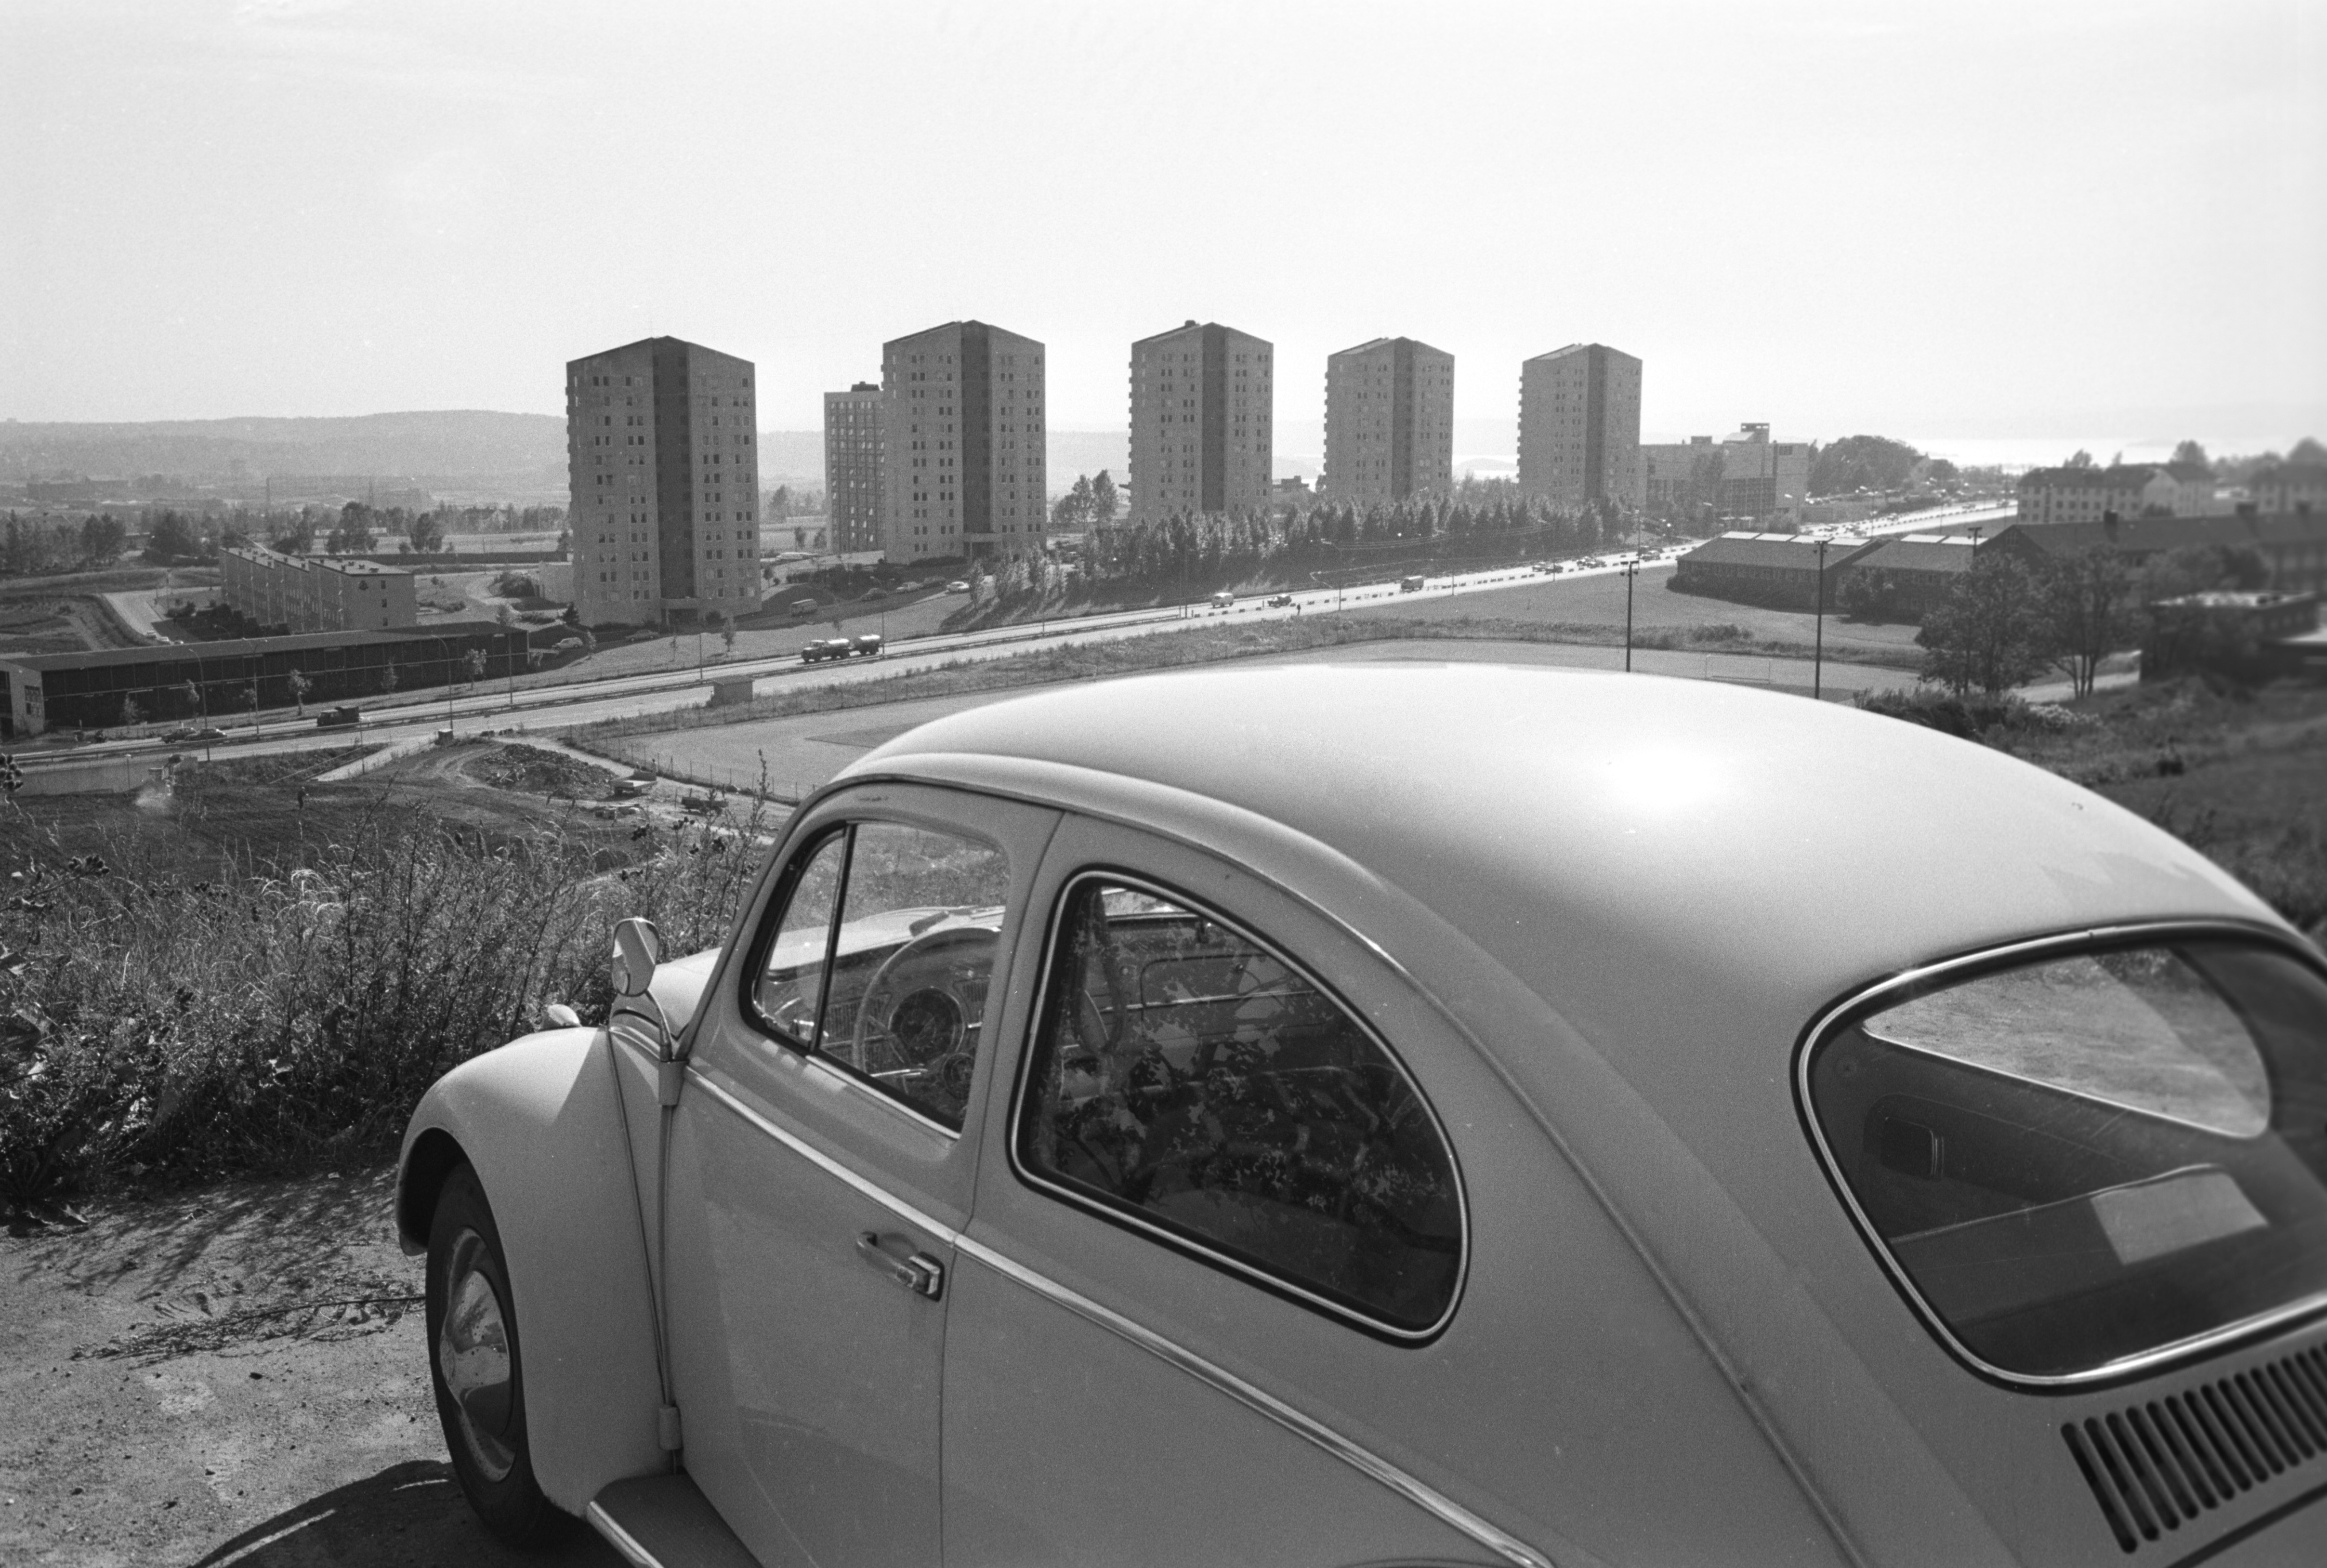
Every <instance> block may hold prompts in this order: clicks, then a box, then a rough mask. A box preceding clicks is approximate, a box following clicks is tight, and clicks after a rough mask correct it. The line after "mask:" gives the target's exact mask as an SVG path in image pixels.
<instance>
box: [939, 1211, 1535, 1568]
mask: <svg viewBox="0 0 2327 1568" xmlns="http://www.w3.org/2000/svg"><path fill="white" fill-rule="evenodd" d="M955 1246H957V1247H958V1248H959V1249H960V1251H961V1253H962V1254H963V1255H965V1256H967V1257H971V1258H975V1259H976V1260H977V1261H978V1262H979V1263H982V1264H984V1265H986V1267H988V1268H990V1269H992V1270H994V1271H995V1273H996V1274H1001V1275H1002V1276H1004V1277H1005V1278H1006V1279H1009V1280H1011V1281H1013V1282H1014V1283H1017V1284H1020V1285H1023V1286H1024V1287H1025V1288H1026V1289H1027V1290H1030V1291H1032V1292H1033V1293H1035V1294H1036V1295H1039V1296H1042V1297H1043V1298H1044V1299H1046V1300H1048V1301H1050V1302H1055V1303H1056V1304H1057V1305H1059V1306H1061V1307H1064V1308H1066V1309H1067V1310H1068V1311H1070V1312H1073V1313H1074V1314H1075V1315H1076V1316H1078V1317H1080V1318H1082V1319H1084V1320H1086V1321H1089V1322H1091V1323H1095V1324H1097V1325H1098V1327H1100V1328H1102V1329H1105V1330H1107V1331H1108V1332H1109V1333H1111V1334H1114V1335H1116V1336H1117V1338H1118V1339H1124V1340H1126V1342H1128V1343H1130V1344H1133V1345H1135V1346H1137V1347H1138V1348H1139V1349H1143V1350H1145V1351H1146V1352H1147V1353H1148V1354H1149V1355H1151V1356H1154V1358H1156V1359H1158V1360H1160V1361H1163V1362H1164V1363H1166V1364H1167V1365H1169V1366H1172V1367H1177V1368H1178V1369H1179V1370H1181V1371H1182V1372H1185V1373H1187V1374H1188V1375H1189V1376H1190V1377H1194V1378H1197V1379H1198V1380H1200V1381H1201V1382H1204V1383H1207V1384H1210V1386H1212V1387H1214V1388H1216V1389H1218V1390H1220V1392H1221V1393H1223V1394H1225V1395H1228V1396H1229V1398H1231V1399H1234V1400H1235V1401H1237V1403H1238V1404H1239V1405H1244V1406H1245V1407H1246V1408H1248V1409H1249V1410H1252V1411H1256V1412H1257V1413H1258V1414H1262V1415H1265V1416H1266V1417H1268V1419H1269V1420H1271V1421H1274V1422H1276V1423H1277V1424H1278V1425H1279V1426H1282V1427H1284V1428H1285V1430H1286V1431H1288V1432H1290V1433H1294V1435H1295V1436H1297V1437H1302V1438H1305V1439H1307V1440H1308V1441H1309V1442H1313V1443H1314V1444H1315V1445H1316V1446H1317V1447H1319V1448H1321V1449H1322V1450H1324V1451H1326V1452H1327V1453H1329V1454H1331V1455H1332V1456H1333V1457H1334V1458H1335V1459H1338V1460H1340V1461H1341V1462H1342V1463H1344V1464H1346V1465H1348V1466H1350V1468H1351V1469H1353V1470H1360V1471H1362V1472H1363V1473H1364V1474H1366V1475H1369V1476H1370V1477H1372V1478H1373V1479H1375V1480H1377V1481H1378V1482H1380V1483H1381V1484H1382V1485H1383V1486H1385V1487H1388V1489H1390V1490H1392V1491H1394V1492H1396V1493H1397V1494H1398V1496H1400V1497H1402V1498H1405V1499H1406V1501H1408V1502H1410V1503H1412V1504H1414V1505H1415V1506H1416V1507H1419V1508H1421V1509H1423V1510H1424V1511H1425V1512H1426V1513H1429V1514H1431V1515H1433V1516H1435V1517H1436V1518H1438V1519H1439V1520H1441V1521H1442V1522H1444V1523H1445V1524H1447V1525H1449V1526H1453V1528H1455V1529H1457V1530H1459V1531H1461V1532H1462V1533H1463V1535H1468V1536H1469V1537H1470V1538H1471V1539H1472V1540H1473V1541H1476V1542H1477V1543H1478V1544H1479V1545H1481V1546H1484V1547H1486V1548H1487V1549H1488V1550H1489V1551H1491V1552H1493V1553H1494V1554H1496V1555H1498V1556H1500V1557H1501V1558H1502V1559H1503V1560H1504V1561H1505V1562H1507V1563H1516V1564H1518V1565H1519V1568H1552V1564H1551V1560H1550V1559H1549V1558H1548V1557H1546V1556H1545V1555H1544V1554H1541V1553H1540V1552H1537V1550H1536V1549H1535V1548H1534V1547H1532V1546H1529V1545H1528V1544H1527V1543H1526V1542H1524V1541H1521V1540H1520V1539H1519V1537H1517V1536H1516V1535H1510V1534H1509V1533H1507V1532H1505V1531H1503V1530H1501V1529H1499V1528H1498V1527H1496V1526H1494V1525H1492V1524H1490V1523H1489V1522H1488V1521H1487V1520H1485V1519H1482V1518H1481V1517H1479V1516H1478V1515H1476V1514H1474V1513H1472V1511H1471V1510H1470V1509H1468V1508H1466V1507H1463V1505H1462V1504H1460V1503H1457V1502H1455V1501H1454V1500H1453V1498H1449V1497H1447V1496H1445V1495H1444V1493H1442V1492H1440V1491H1438V1490H1437V1489H1435V1488H1432V1487H1429V1486H1426V1485H1425V1484H1424V1483H1423V1482H1421V1481H1419V1480H1417V1479H1415V1478H1414V1477H1413V1476H1410V1475H1408V1474H1407V1473H1406V1471H1405V1470H1400V1469H1399V1468H1398V1467H1397V1466H1396V1465H1394V1464H1392V1463H1390V1462H1389V1461H1388V1460H1386V1459H1384V1458H1382V1457H1381V1456H1380V1455H1379V1454H1377V1453H1375V1452H1374V1451H1372V1450H1370V1449H1369V1448H1366V1447H1364V1446H1363V1445H1361V1444H1360V1443H1358V1442H1353V1441H1351V1440H1350V1438H1347V1437H1344V1436H1343V1435H1342V1434H1341V1433H1338V1432H1336V1431H1334V1430H1333V1429H1332V1427H1330V1426H1327V1425H1326V1424H1325V1423H1323V1422H1321V1421H1318V1420H1316V1419H1314V1418H1313V1417H1311V1416H1308V1415H1305V1414H1302V1413H1301V1412H1300V1411H1298V1410H1295V1409H1294V1408H1293V1406H1291V1405H1287V1404H1285V1402H1284V1401H1283V1400H1281V1399H1279V1398H1277V1397H1276V1396H1275V1395H1272V1394H1269V1393H1267V1392H1266V1390H1263V1389H1260V1388H1257V1387H1255V1386H1253V1385H1252V1384H1250V1383H1248V1382H1246V1381H1245V1380H1244V1379H1243V1378H1241V1377H1238V1376H1237V1375H1236V1374H1235V1373H1233V1372H1230V1371H1229V1370H1228V1369H1227V1368H1225V1367H1220V1366H1217V1365H1215V1364H1214V1363H1212V1362H1210V1361H1209V1360H1206V1359H1205V1358H1203V1357H1201V1356H1199V1355H1197V1354H1196V1353H1195V1352H1194V1351H1192V1350H1190V1349H1186V1348H1185V1347H1183V1346H1181V1345H1177V1344H1174V1343H1173V1341H1172V1340H1170V1339H1165V1338H1164V1336H1163V1335H1161V1334H1158V1333H1156V1332H1155V1331H1154V1330H1151V1329H1147V1328H1144V1327H1142V1326H1141V1325H1139V1324H1137V1323H1135V1322H1133V1321H1131V1320H1130V1319H1129V1318H1126V1317H1125V1316H1124V1315H1123V1314H1122V1313H1120V1312H1117V1311H1112V1310H1110V1309H1108V1308H1107V1307H1103V1306H1101V1305H1100V1304H1099V1303H1098V1302H1094V1301H1092V1300H1091V1299H1090V1298H1089V1297H1088V1296H1086V1295H1083V1294H1082V1293H1080V1292H1078V1291H1073V1290H1070V1289H1068V1288H1067V1287H1066V1286H1065V1285H1062V1284H1061V1283H1058V1282H1057V1281H1055V1280H1052V1279H1050V1278H1048V1277H1046V1276H1044V1275H1042V1274H1037V1273H1035V1272H1034V1271H1033V1269H1030V1268H1028V1267H1026V1266H1025V1265H1023V1264H1020V1263H1018V1262H1016V1261H1014V1260H1013V1259H1011V1258H1009V1257H1005V1255H1002V1254H1001V1253H998V1252H996V1251H995V1250H994V1248H992V1247H990V1246H986V1244H985V1243H983V1242H980V1241H975V1240H972V1239H971V1238H970V1237H959V1238H958V1239H957V1241H956V1242H955Z"/></svg>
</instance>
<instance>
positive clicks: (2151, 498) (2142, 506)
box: [2019, 463, 2182, 523]
mask: <svg viewBox="0 0 2327 1568" xmlns="http://www.w3.org/2000/svg"><path fill="white" fill-rule="evenodd" d="M2181 501H2182V486H2181V483H2180V481H2176V480H2175V479H2174V477H2173V475H2172V474H2170V473H2167V472H2166V471H2164V470H2163V469H2162V468H2154V467H2152V466H2150V465H2149V464H2147V463H2121V464H2113V465H2111V466H2110V467H2107V468H2094V467H2091V466H2089V465H2081V464H2080V465H2078V466H2075V467H2070V468H2034V469H2030V470H2029V471H2027V472H2026V473H2023V474H2022V475H2021V476H2020V510H2019V518H2020V520H2021V521H2022V522H2023V523H2098V522H2099V521H2100V520H2101V518H2103V517H2104V516H2106V515H2107V514H2108V513H2111V512H2114V513H2116V514H2117V516H2118V517H2120V518H2138V517H2143V516H2148V517H2161V518H2166V517H2173V516H2174V515H2176V508H2177V507H2178V505H2179V504H2180V503H2181Z"/></svg>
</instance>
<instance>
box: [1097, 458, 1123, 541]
mask: <svg viewBox="0 0 2327 1568" xmlns="http://www.w3.org/2000/svg"><path fill="white" fill-rule="evenodd" d="M1119 504H1120V503H1119V502H1118V501H1117V499H1116V494H1115V481H1114V480H1113V479H1112V478H1111V477H1109V476H1108V474H1107V470H1105V469H1101V470H1099V471H1098V478H1097V479H1095V480H1093V481H1091V486H1090V523H1091V526H1092V527H1096V528H1104V527H1111V526H1112V525H1113V524H1114V522H1115V513H1116V508H1117V506H1118V505H1119Z"/></svg>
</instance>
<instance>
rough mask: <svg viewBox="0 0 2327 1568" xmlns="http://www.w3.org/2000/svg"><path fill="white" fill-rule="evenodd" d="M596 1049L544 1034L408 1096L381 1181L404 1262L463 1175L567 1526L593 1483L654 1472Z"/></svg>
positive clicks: (630, 1247) (609, 1083)
mask: <svg viewBox="0 0 2327 1568" xmlns="http://www.w3.org/2000/svg"><path fill="white" fill-rule="evenodd" d="M611 1052H612V1044H611V1042H610V1041H609V1040H608V1038H607V1035H606V1031H604V1030H602V1029H558V1030H550V1031H545V1032H543V1033H540V1034H529V1035H527V1036H525V1037H523V1038H522V1039H519V1040H515V1041H510V1042H509V1044H507V1045H505V1046H503V1047H501V1048H500V1050H493V1051H488V1052H487V1053H485V1054H484V1055H482V1056H480V1057H475V1058H472V1059H470V1060H468V1061H465V1062H463V1063H462V1064H461V1065H460V1066H459V1067H456V1068H454V1069H453V1070H452V1071H451V1072H448V1073H446V1074H445V1075H444V1077H443V1078H439V1079H437V1080H436V1082H435V1085H433V1086H432V1087H430V1088H429V1090H428V1092H427V1094H426V1095H425V1096H424V1097H422V1098H421V1101H420V1105H419V1107H418V1109H416V1110H415V1111H414V1112H413V1115H412V1121H411V1123H410V1125H408V1126H407V1127H406V1129H405V1134H404V1153H403V1156H402V1158H401V1160H400V1161H399V1162H398V1163H397V1182H396V1227H397V1235H398V1236H399V1237H400V1238H401V1239H402V1241H403V1243H404V1246H405V1250H406V1251H407V1252H422V1251H425V1250H426V1248H427V1245H428V1227H429V1224H430V1221H431V1220H432V1218H434V1216H435V1207H436V1194H437V1190H438V1189H439V1188H440V1187H441V1186H442V1184H443V1182H444V1177H445V1175H446V1174H447V1173H448V1172H449V1171H452V1169H453V1167H454V1166H455V1165H456V1164H458V1163H459V1162H461V1161H463V1160H466V1161H467V1162H469V1163H470V1164H471V1165H472V1167H474V1168H475V1170H476V1172H477V1180H478V1181H479V1182H480V1183H481V1185H482V1186H483V1188H484V1191H485V1199H486V1201H487V1202H489V1203H490V1204H491V1205H492V1210H493V1220H494V1224H495V1227H497V1228H498V1229H499V1230H500V1237H501V1246H502V1248H503V1250H504V1252H505V1253H506V1255H507V1262H508V1265H509V1288H510V1292H511V1293H512V1294H513V1295H514V1296H515V1297H516V1300H515V1301H514V1302H512V1303H510V1310H511V1311H513V1312H514V1313H515V1314H516V1317H517V1330H518V1353H519V1357H520V1358H521V1360H520V1365H521V1367H522V1372H523V1377H524V1380H525V1404H526V1431H527V1436H528V1441H529V1442H530V1444H531V1448H532V1454H533V1469H534V1475H535V1478H536V1479H537V1480H538V1481H539V1482H540V1485H541V1489H542V1491H543V1492H544V1493H545V1494H547V1497H548V1498H549V1500H550V1501H552V1502H554V1503H556V1505H557V1506H558V1507H562V1508H565V1509H566V1510H568V1511H569V1512H572V1513H576V1514H578V1513H580V1512H582V1510H583V1509H584V1508H585V1507H588V1506H589V1502H590V1499H591V1498H593V1497H594V1496H595V1495H596V1494H597V1492H598V1489H600V1488H601V1487H603V1486H605V1485H606V1484H607V1483H608V1482H610V1481H615V1480H620V1479H624V1478H625V1477H630V1476H640V1475H651V1474H655V1473H658V1472H659V1471H661V1470H665V1469H668V1456H667V1455H666V1454H665V1453H664V1452H663V1450H662V1446H661V1444H660V1442H659V1437H658V1426H657V1418H656V1412H657V1410H658V1408H659V1406H660V1405H661V1403H662V1383H661V1377H660V1374H659V1371H658V1370H657V1367H656V1347H655V1331H654V1304H653V1298H652V1294H651V1284H650V1276H649V1274H648V1268H647V1257H646V1248H645V1245H644V1241H643V1237H644V1230H643V1227H642V1226H641V1224H640V1216H639V1209H638V1197H637V1190H636V1188H635V1187H634V1186H633V1183H632V1176H631V1171H632V1166H631V1153H630V1145H629V1142H628V1139H627V1138H626V1135H625V1132H624V1128H623V1125H622V1106H621V1098H620V1097H619V1090H618V1087H617V1084H616V1080H615V1077H614V1071H613V1063H612V1055H611ZM645 1135H646V1136H648V1137H649V1138H651V1136H652V1133H651V1132H647V1133H646V1134H645ZM432 1353H433V1351H432Z"/></svg>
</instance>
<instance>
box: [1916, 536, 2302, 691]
mask: <svg viewBox="0 0 2327 1568" xmlns="http://www.w3.org/2000/svg"><path fill="white" fill-rule="evenodd" d="M2269 575H2270V574H2269V571H2268V569H2267V568H2266V566H2265V565H2263V562H2262V559H2261V557H2260V556H2258V555H2256V554H2255V553H2254V552H2253V551H2252V550H2249V549H2244V548H2229V547H2225V546H2191V548H2188V549H2183V550H2175V551H2173V552H2171V553H2169V554H2166V555H2159V556H2153V557H2152V558H2151V559H2149V560H2148V561H2147V562H2145V563H2144V564H2143V565H2140V566H2139V567H2135V566H2133V565H2128V564H2127V562H2126V559H2125V557H2124V556H2123V555H2119V554H2117V552H2115V551H2112V550H2098V549H2095V550H2084V551H2080V552H2078V553H2077V554H2075V555H2065V556H2061V557H2059V558H2056V559H2048V560H2044V561H2041V562H2032V561H2030V560H2029V559H2027V558H2026V557H2023V556H2022V555H2017V554H2015V553H2014V552H2011V551H2007V550H1989V551H1988V552H1986V554H1984V555H1981V556H1980V557H1979V558H1978V560H1977V561H1976V562H1974V563H1973V565H1972V566H1971V569H1970V570H1969V571H1967V572H1966V573H1965V574H1963V576H1962V578H1961V579H1960V580H1959V581H1958V583H1956V585H1955V586H1954V587H1953V588H1952V589H1951V590H1950V591H1949V593H1948V596H1947V597H1946V599H1944V600H1943V601H1942V602H1939V604H1937V605H1935V606H1934V607H1933V608H1932V609H1931V610H1930V612H1929V613H1927V614H1926V615H1925V616H1924V617H1923V625H1922V630H1920V631H1919V632H1918V633H1916V636H1915V641H1916V643H1917V644H1918V645H1919V646H1920V647H1921V648H1922V649H1923V650H1924V661H1923V678H1924V679H1925V680H1927V681H1931V682H1934V683H1936V684H1939V685H1941V686H1946V687H1948V688H1949V690H1950V691H1952V692H1954V693H1956V694H1957V695H1965V694H1967V693H1968V692H1972V691H1975V690H1977V691H1981V692H1985V693H1986V694H1987V695H1990V696H1995V695H1999V694H2001V693H2003V692H2004V691H2005V690H2007V689H2009V688H2010V687H2013V686H2019V685H2021V684H2023V683H2024V682H2026V681H2029V680H2032V679H2033V678H2034V677H2037V676H2038V675H2041V674H2042V673H2043V672H2044V671H2045V670H2046V669H2048V668H2057V669H2058V670H2060V671H2061V674H2063V675H2065V676H2067V677H2069V681H2070V686H2071V687H2072V688H2073V689H2074V690H2075V692H2076V693H2077V695H2079V696H2082V695H2086V694H2088V693H2089V692H2091V690H2092V689H2093V681H2094V677H2096V676H2097V675H2098V673H2099V670H2100V665H2101V661H2102V660H2103V659H2105V658H2107V657H2108V656H2109V655H2111V654H2113V653H2119V652H2123V651H2124V650H2126V649H2131V648H2137V647H2147V648H2149V649H2153V650H2154V651H2155V652H2156V653H2157V654H2158V655H2159V657H2160V658H2162V659H2163V661H2164V662H2166V663H2169V664H2172V665H2173V666H2174V667H2184V666H2186V665H2189V664H2192V663H2202V662H2207V658H2206V656H2207V655H2209V654H2212V655H2216V656H2219V655H2221V654H2224V653H2228V654H2230V655H2232V656H2233V658H2232V662H2235V655H2236V652H2237V650H2235V649H2216V648H2214V647H2212V646H2211V645H2212V644H2214V643H2216V642H2218V641H2219V640H2220V639H2221V638H2223V637H2224V636H2226V635H2235V634H2232V633H2225V632H2224V631H2223V630H2222V629H2221V627H2222V623H2221V622H2220V621H2219V620H2217V619H2216V618H2213V617H2210V616H2206V615H2203V614H2199V613H2192V612H2191V611H2188V610H2186V609H2183V608H2178V607H2175V606H2173V605H2169V604H2165V603H2163V601H2167V600H2172V599H2176V598H2180V597H2182V595H2185V594H2190V593H2204V592H2207V591H2209V590H2212V589H2218V588H2259V587H2261V586H2262V585H2263V583H2266V582H2267V581H2268V580H2269Z"/></svg>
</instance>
